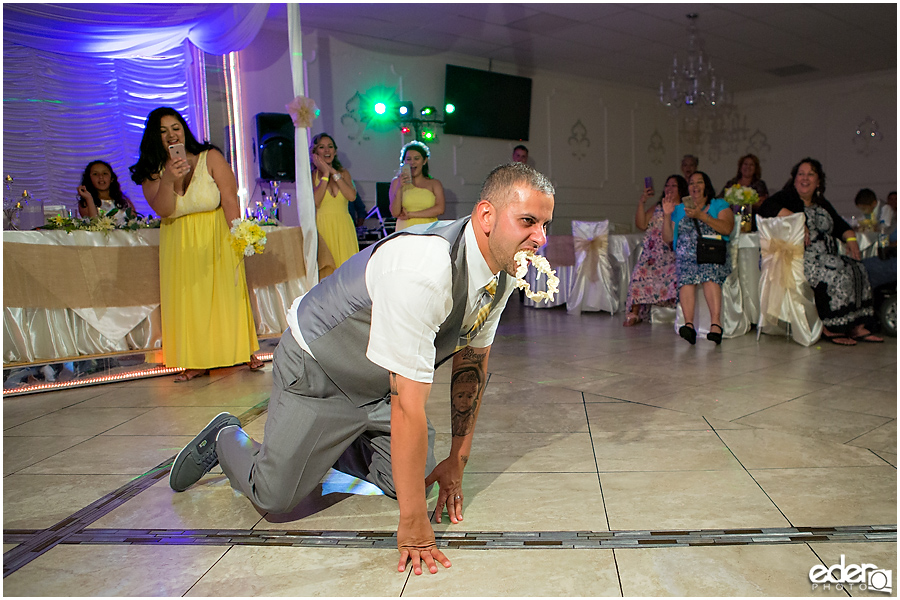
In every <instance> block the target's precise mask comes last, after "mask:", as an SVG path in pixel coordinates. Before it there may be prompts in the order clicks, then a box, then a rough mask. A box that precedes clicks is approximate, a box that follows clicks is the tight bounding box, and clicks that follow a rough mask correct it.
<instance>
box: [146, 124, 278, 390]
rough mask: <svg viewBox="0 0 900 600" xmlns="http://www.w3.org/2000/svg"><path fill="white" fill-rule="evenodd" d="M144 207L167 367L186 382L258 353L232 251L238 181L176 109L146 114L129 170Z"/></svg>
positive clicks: (240, 267)
mask: <svg viewBox="0 0 900 600" xmlns="http://www.w3.org/2000/svg"><path fill="white" fill-rule="evenodd" d="M129 169H130V170H131V178H132V180H133V181H134V182H135V183H137V184H139V185H141V186H142V187H143V190H144V197H145V198H146V199H147V203H148V204H150V207H151V208H152V209H153V210H154V211H155V212H156V214H158V215H159V216H160V217H162V224H161V226H160V232H159V292H160V310H161V312H162V342H163V355H164V357H165V363H166V366H167V367H181V368H184V369H185V371H184V372H183V373H181V374H179V375H178V376H177V377H176V378H175V381H189V380H191V379H193V378H195V377H198V376H200V375H207V374H209V370H210V369H213V368H217V367H230V366H232V365H236V364H240V363H247V362H249V365H250V368H251V369H252V370H256V369H259V368H261V367H262V366H263V363H262V361H260V360H259V359H258V358H256V357H255V356H253V352H255V351H256V350H258V349H259V343H258V341H257V337H256V326H255V325H254V323H253V312H252V310H251V307H250V299H249V295H248V293H247V280H246V277H245V274H244V263H243V261H242V260H241V259H242V258H243V257H241V256H239V255H238V254H237V252H235V251H234V249H233V248H232V247H231V233H230V231H231V223H232V221H233V220H235V219H240V217H241V212H240V204H239V203H238V198H237V182H236V181H235V177H234V172H233V171H232V170H231V166H230V165H229V164H228V162H227V161H226V160H225V157H224V156H223V155H222V153H221V152H219V150H218V149H217V148H216V147H215V146H213V145H212V144H209V143H200V142H198V141H197V139H196V138H195V137H194V135H193V134H192V133H191V130H190V129H189V128H188V125H187V123H186V122H185V120H184V118H183V117H182V116H181V115H180V114H179V113H178V112H177V111H176V110H174V109H172V108H169V107H165V106H164V107H160V108H157V109H154V110H153V111H151V112H150V114H149V115H148V116H147V122H146V124H145V127H144V135H143V137H142V138H141V146H140V156H139V157H138V161H137V163H135V164H134V165H132V166H131V167H129Z"/></svg>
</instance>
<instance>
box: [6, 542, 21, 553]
mask: <svg viewBox="0 0 900 600" xmlns="http://www.w3.org/2000/svg"><path fill="white" fill-rule="evenodd" d="M16 546H18V544H3V552H4V553H5V552H7V551H9V550H12V549H13V548H15V547H16Z"/></svg>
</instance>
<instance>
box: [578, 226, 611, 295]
mask: <svg viewBox="0 0 900 600" xmlns="http://www.w3.org/2000/svg"><path fill="white" fill-rule="evenodd" d="M573 241H574V243H575V252H576V253H578V252H584V253H585V257H584V263H583V266H582V268H584V269H587V273H588V279H589V280H590V281H591V282H593V283H596V282H597V281H599V280H600V257H601V256H606V255H607V252H608V248H609V234H608V233H604V234H603V235H598V236H597V237H595V238H591V239H586V238H580V237H576V238H574V240H573Z"/></svg>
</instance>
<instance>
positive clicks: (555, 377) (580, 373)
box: [490, 359, 617, 385]
mask: <svg viewBox="0 0 900 600" xmlns="http://www.w3.org/2000/svg"><path fill="white" fill-rule="evenodd" d="M490 369H491V371H492V372H494V373H496V374H497V375H511V376H516V377H519V378H520V379H525V380H526V381H532V382H534V383H541V384H545V385H552V384H553V383H554V382H559V381H571V380H575V381H594V380H597V379H605V378H607V377H613V376H615V375H617V373H614V372H612V371H609V370H605V369H603V368H602V367H601V366H600V365H592V366H590V367H585V366H577V365H573V364H571V363H567V362H564V361H562V360H559V359H552V360H538V361H534V364H530V365H527V366H523V367H520V368H517V369H510V370H503V369H495V368H494V367H493V366H490Z"/></svg>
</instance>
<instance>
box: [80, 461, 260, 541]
mask: <svg viewBox="0 0 900 600" xmlns="http://www.w3.org/2000/svg"><path fill="white" fill-rule="evenodd" d="M261 518H262V516H261V515H260V513H258V512H257V511H256V509H255V508H254V507H253V504H251V502H250V501H249V500H247V498H245V497H243V496H241V495H239V494H237V493H236V492H234V490H232V488H231V486H230V485H229V484H228V479H227V478H226V477H225V476H224V475H223V474H222V472H221V470H220V469H219V468H218V467H216V468H215V469H213V471H212V472H211V473H210V474H208V475H206V476H205V477H203V479H201V480H200V481H199V482H198V483H196V484H195V485H194V486H193V487H191V488H190V489H189V490H187V491H185V492H181V493H176V492H173V491H172V490H171V489H170V488H169V480H168V477H166V478H164V479H163V480H161V481H159V482H158V483H156V484H154V485H153V486H152V487H150V488H149V489H146V490H144V491H143V492H141V493H140V494H138V495H137V496H135V497H134V498H132V499H131V500H129V501H128V502H126V503H125V504H123V505H122V506H119V507H118V508H116V509H115V510H113V511H112V512H110V513H109V514H107V515H105V516H104V517H102V518H100V519H98V520H97V521H96V522H95V523H93V524H92V525H91V527H99V528H109V529H179V530H180V529H250V528H251V527H253V526H254V525H255V524H256V523H258V522H259V520H260V519H261Z"/></svg>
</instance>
